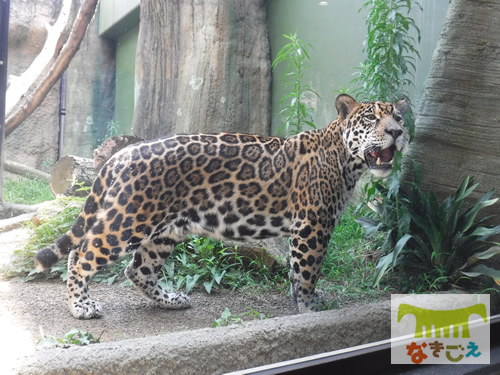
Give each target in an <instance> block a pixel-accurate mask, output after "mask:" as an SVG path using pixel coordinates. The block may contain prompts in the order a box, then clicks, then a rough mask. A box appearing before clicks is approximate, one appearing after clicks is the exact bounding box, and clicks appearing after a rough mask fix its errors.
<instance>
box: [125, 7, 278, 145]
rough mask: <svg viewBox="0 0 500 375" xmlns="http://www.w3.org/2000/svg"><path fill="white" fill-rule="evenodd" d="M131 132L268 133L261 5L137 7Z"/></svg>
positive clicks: (266, 63)
mask: <svg viewBox="0 0 500 375" xmlns="http://www.w3.org/2000/svg"><path fill="white" fill-rule="evenodd" d="M140 25H141V26H140V31H139V40H138V45H137V59H136V92H137V97H136V98H137V100H136V106H135V112H134V120H133V124H132V125H133V126H132V127H133V133H134V134H136V135H139V136H142V137H145V138H147V139H151V138H156V137H159V136H164V135H168V134H173V133H181V132H182V133H192V132H245V133H259V134H268V133H269V131H270V123H271V121H270V119H271V112H270V104H271V86H270V83H271V70H270V47H269V39H268V30H267V24H266V2H265V1H264V0H252V1H245V0H231V1H228V0H206V1H196V2H191V1H180V0H169V1H163V0H141V24H140Z"/></svg>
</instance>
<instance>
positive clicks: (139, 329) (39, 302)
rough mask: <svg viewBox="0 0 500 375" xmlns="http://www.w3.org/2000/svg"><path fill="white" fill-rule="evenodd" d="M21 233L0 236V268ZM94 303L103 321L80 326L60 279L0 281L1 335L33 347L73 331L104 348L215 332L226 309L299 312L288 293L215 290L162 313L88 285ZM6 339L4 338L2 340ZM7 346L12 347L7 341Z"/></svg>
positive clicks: (125, 293) (120, 289)
mask: <svg viewBox="0 0 500 375" xmlns="http://www.w3.org/2000/svg"><path fill="white" fill-rule="evenodd" d="M26 237H27V236H26V233H25V232H24V230H23V229H15V230H12V231H9V232H4V233H0V264H2V263H5V262H7V261H8V259H9V257H10V255H11V254H12V251H13V250H14V249H15V248H18V247H19V246H20V245H21V246H22V243H23V241H24V240H25V238H26ZM89 290H90V294H91V296H92V298H95V299H96V300H97V301H99V302H101V304H102V307H103V312H104V316H103V317H102V318H100V319H92V320H78V319H75V318H73V317H72V315H71V314H70V313H69V311H68V309H67V307H66V285H65V283H63V282H62V281H61V280H60V279H57V280H51V281H31V282H14V281H11V280H5V279H3V280H2V279H0V332H3V333H5V332H11V334H10V336H12V337H13V338H15V339H16V340H21V341H22V343H23V345H35V344H36V342H37V341H38V340H39V339H40V338H41V337H42V332H43V334H44V335H55V336H56V337H63V336H64V334H65V333H67V332H68V331H70V330H71V329H73V328H76V329H78V330H81V331H87V332H90V333H91V334H92V335H94V336H95V337H98V336H100V337H101V342H106V341H116V340H123V339H129V338H138V337H145V336H152V335H159V334H165V333H169V332H177V331H182V330H192V329H198V328H206V327H211V326H212V324H213V323H214V320H215V319H217V318H220V317H221V314H222V312H223V311H224V309H225V308H229V310H230V311H231V313H233V314H236V315H240V316H241V317H242V318H243V319H245V320H249V319H252V318H250V317H249V316H248V315H242V314H244V313H245V312H248V311H249V310H250V309H253V310H256V311H258V312H259V313H262V314H265V315H266V316H268V317H277V316H285V315H292V314H297V313H298V310H297V308H296V306H295V305H294V303H292V301H291V299H290V297H288V296H287V295H286V294H285V293H282V294H279V293H278V292H270V293H266V294H265V295H264V294H258V293H255V292H249V291H246V292H245V291H238V290H236V291H231V290H216V291H215V292H212V294H210V295H208V294H207V293H206V292H204V291H201V290H200V291H192V292H191V293H190V296H191V300H192V307H191V308H188V309H185V310H164V309H162V308H159V307H157V306H156V305H155V304H154V303H152V302H149V301H148V300H146V299H145V298H144V297H142V295H141V294H140V293H139V292H138V291H136V290H135V289H134V288H133V287H131V286H120V283H115V284H113V285H105V284H102V283H92V284H91V285H90V288H89ZM4 337H5V336H4ZM4 343H6V344H8V341H7V342H5V341H4Z"/></svg>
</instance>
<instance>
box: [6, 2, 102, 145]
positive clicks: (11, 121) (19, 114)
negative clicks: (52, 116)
mask: <svg viewBox="0 0 500 375" xmlns="http://www.w3.org/2000/svg"><path fill="white" fill-rule="evenodd" d="M98 1H99V0H85V2H84V3H83V5H82V7H81V9H80V11H79V13H78V16H77V18H76V20H75V23H74V25H73V29H72V30H71V33H70V35H69V37H68V40H67V42H66V43H65V44H64V46H63V47H62V49H61V51H60V53H59V55H58V56H57V58H56V60H55V61H54V63H53V65H52V66H51V67H50V70H49V72H48V73H47V75H46V76H45V77H43V78H42V80H41V81H40V82H39V83H38V84H37V85H36V87H35V88H34V89H33V90H32V91H31V92H29V93H26V95H25V96H24V98H23V99H22V101H21V104H20V105H19V106H18V108H17V109H16V110H14V111H13V112H12V113H10V114H9V115H8V117H7V118H6V120H5V136H6V137H7V136H9V135H10V134H11V133H12V132H13V131H14V130H15V129H16V128H17V127H18V126H19V125H20V124H21V123H22V122H23V121H24V119H25V118H26V117H28V116H29V115H30V114H31V113H33V111H34V110H35V109H37V107H38V106H39V105H40V103H41V102H42V101H43V99H45V97H46V96H47V94H48V93H49V91H50V89H51V88H52V86H54V84H55V83H56V82H57V80H58V79H59V78H60V77H61V75H62V74H63V72H64V71H65V70H66V68H67V67H68V65H69V63H70V62H71V59H72V58H73V56H74V55H75V53H76V52H77V51H78V48H79V47H80V43H81V42H82V39H83V37H84V35H85V32H86V31H87V27H88V25H89V23H90V20H91V19H92V17H93V16H94V14H95V10H96V7H97V3H98Z"/></svg>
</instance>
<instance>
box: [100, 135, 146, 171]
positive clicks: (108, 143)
mask: <svg viewBox="0 0 500 375" xmlns="http://www.w3.org/2000/svg"><path fill="white" fill-rule="evenodd" d="M142 141H144V138H141V137H137V136H135V135H118V136H115V137H111V138H108V139H106V140H105V141H104V142H103V143H102V145H100V146H99V147H98V148H96V149H95V150H94V166H95V170H96V171H99V170H100V169H101V168H102V166H103V165H104V163H106V161H107V160H108V159H109V158H110V157H111V156H112V155H113V154H115V153H117V152H118V151H120V150H121V149H122V148H125V147H127V146H128V145H131V144H134V143H137V142H142Z"/></svg>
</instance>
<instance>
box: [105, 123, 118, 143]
mask: <svg viewBox="0 0 500 375" xmlns="http://www.w3.org/2000/svg"><path fill="white" fill-rule="evenodd" d="M118 134H120V124H119V123H118V121H115V120H111V121H108V124H107V125H106V135H105V139H108V138H111V137H115V136H117V135H118Z"/></svg>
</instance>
